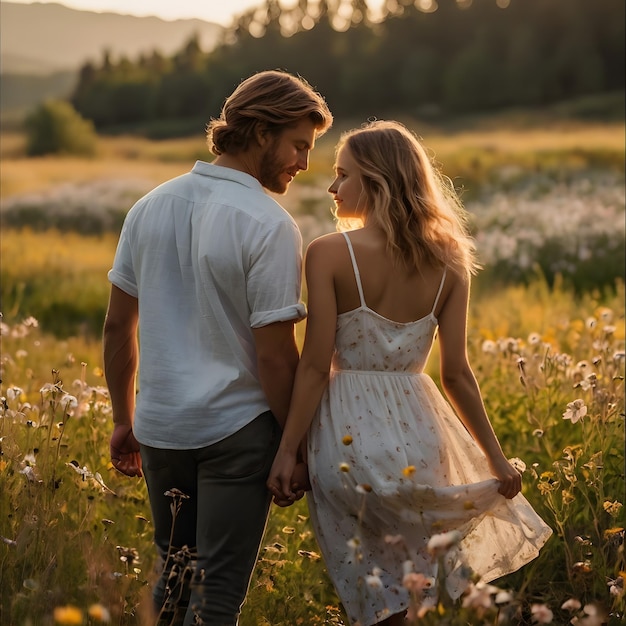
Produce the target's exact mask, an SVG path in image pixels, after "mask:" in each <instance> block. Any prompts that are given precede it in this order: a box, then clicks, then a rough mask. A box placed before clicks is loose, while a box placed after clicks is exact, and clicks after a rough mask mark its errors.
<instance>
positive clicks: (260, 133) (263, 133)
mask: <svg viewBox="0 0 626 626" xmlns="http://www.w3.org/2000/svg"><path fill="white" fill-rule="evenodd" d="M254 138H255V139H256V142H257V143H258V144H259V146H261V147H263V146H264V145H265V144H266V143H267V141H268V140H269V131H268V130H267V126H266V125H265V124H262V123H261V122H259V123H258V124H257V125H256V126H255V127H254Z"/></svg>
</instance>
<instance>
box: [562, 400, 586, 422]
mask: <svg viewBox="0 0 626 626" xmlns="http://www.w3.org/2000/svg"><path fill="white" fill-rule="evenodd" d="M585 415H587V406H586V404H585V402H584V400H581V399H580V398H578V399H576V400H574V402H569V403H568V405H567V410H566V411H565V413H563V419H564V420H571V421H572V424H575V423H576V422H577V421H578V420H580V419H582V418H583V417H584V416H585Z"/></svg>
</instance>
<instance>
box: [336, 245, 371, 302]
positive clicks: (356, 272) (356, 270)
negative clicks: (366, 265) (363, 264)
mask: <svg viewBox="0 0 626 626" xmlns="http://www.w3.org/2000/svg"><path fill="white" fill-rule="evenodd" d="M342 235H343V236H344V237H345V238H346V243H347V244H348V252H350V258H351V259H352V269H353V270H354V277H355V278H356V286H357V289H358V290H359V298H360V299H361V306H362V307H365V306H367V305H366V304H365V298H364V297H363V286H362V285H361V274H360V273H359V266H358V265H357V264H356V257H355V256H354V250H353V249H352V242H351V241H350V237H348V233H342Z"/></svg>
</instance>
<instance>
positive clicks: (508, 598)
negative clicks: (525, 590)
mask: <svg viewBox="0 0 626 626" xmlns="http://www.w3.org/2000/svg"><path fill="white" fill-rule="evenodd" d="M512 601H513V594H512V593H511V592H510V591H506V590H504V589H501V590H500V591H498V593H496V597H495V599H494V602H495V603H496V604H508V603H509V602H512Z"/></svg>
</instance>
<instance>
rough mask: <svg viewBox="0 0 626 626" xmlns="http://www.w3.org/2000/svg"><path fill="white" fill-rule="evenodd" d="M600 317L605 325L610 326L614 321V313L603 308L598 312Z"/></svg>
mask: <svg viewBox="0 0 626 626" xmlns="http://www.w3.org/2000/svg"><path fill="white" fill-rule="evenodd" d="M598 317H599V318H600V319H601V320H602V321H603V322H604V323H605V324H610V323H611V322H612V321H613V311H612V310H611V309H609V308H606V307H602V308H601V309H600V310H599V311H598Z"/></svg>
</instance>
